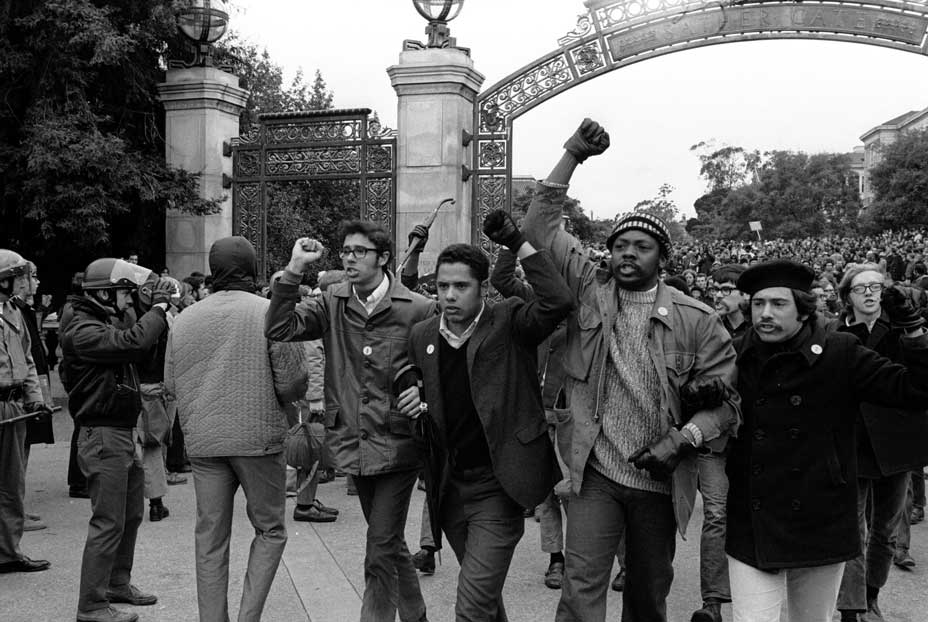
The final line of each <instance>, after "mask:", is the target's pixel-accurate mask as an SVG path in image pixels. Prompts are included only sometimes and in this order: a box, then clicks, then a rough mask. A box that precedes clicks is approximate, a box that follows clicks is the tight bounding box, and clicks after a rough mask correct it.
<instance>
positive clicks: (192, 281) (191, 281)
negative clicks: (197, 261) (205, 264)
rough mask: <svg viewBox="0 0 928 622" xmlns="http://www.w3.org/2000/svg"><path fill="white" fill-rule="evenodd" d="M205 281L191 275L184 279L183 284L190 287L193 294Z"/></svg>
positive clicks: (200, 277)
mask: <svg viewBox="0 0 928 622" xmlns="http://www.w3.org/2000/svg"><path fill="white" fill-rule="evenodd" d="M205 281H206V279H204V278H203V277H202V276H194V275H193V274H191V275H190V276H188V277H184V283H186V284H187V285H189V286H190V289H192V290H193V291H194V292H195V291H197V290H198V289H200V286H201V285H203V283H204V282H205Z"/></svg>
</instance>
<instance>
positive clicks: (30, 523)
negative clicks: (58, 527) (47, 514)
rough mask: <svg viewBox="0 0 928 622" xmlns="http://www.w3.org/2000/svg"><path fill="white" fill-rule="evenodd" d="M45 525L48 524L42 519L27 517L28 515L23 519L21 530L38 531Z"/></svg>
mask: <svg viewBox="0 0 928 622" xmlns="http://www.w3.org/2000/svg"><path fill="white" fill-rule="evenodd" d="M47 526H48V525H46V524H45V523H43V522H42V521H40V520H35V519H32V518H29V517H28V516H27V517H26V520H25V521H23V531H38V530H40V529H45V528H46V527H47Z"/></svg>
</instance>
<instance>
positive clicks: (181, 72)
mask: <svg viewBox="0 0 928 622" xmlns="http://www.w3.org/2000/svg"><path fill="white" fill-rule="evenodd" d="M158 93H159V95H160V97H161V102H162V103H163V104H164V108H165V111H166V119H165V159H166V160H167V163H168V165H169V166H172V167H174V168H180V169H184V170H186V171H189V172H191V173H199V174H200V196H202V197H204V198H220V197H225V199H224V200H223V202H222V211H221V212H219V213H218V214H212V215H209V216H194V215H191V214H185V213H184V212H181V211H180V210H168V213H167V222H165V237H166V240H165V250H166V258H165V261H166V263H167V267H168V268H169V269H170V270H171V275H172V276H174V277H176V278H178V279H180V278H183V277H185V276H187V275H188V274H190V273H191V272H193V271H194V270H199V271H200V272H203V273H204V274H208V273H209V248H210V246H211V245H212V243H213V242H214V241H216V240H217V239H219V238H222V237H226V236H230V235H232V192H231V190H227V189H224V188H223V187H222V175H223V173H226V174H227V175H230V176H231V175H232V159H231V158H229V157H225V156H224V155H223V149H222V143H223V142H224V141H230V140H231V139H232V138H233V137H235V136H238V134H239V122H238V119H239V114H240V113H241V111H242V110H243V109H244V107H245V102H246V101H247V100H248V92H247V91H245V90H244V89H241V88H239V83H238V77H236V76H234V75H232V74H230V73H226V72H225V71H221V70H219V69H216V68H214V67H193V68H190V69H170V70H168V72H167V80H166V81H165V82H164V83H163V84H159V85H158ZM149 267H150V268H152V269H153V270H160V269H161V268H162V266H149Z"/></svg>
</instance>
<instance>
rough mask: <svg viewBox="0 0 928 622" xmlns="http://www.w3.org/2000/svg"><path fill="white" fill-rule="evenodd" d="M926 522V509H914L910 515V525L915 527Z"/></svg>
mask: <svg viewBox="0 0 928 622" xmlns="http://www.w3.org/2000/svg"><path fill="white" fill-rule="evenodd" d="M923 520H925V508H919V507H914V508H912V513H911V514H909V524H910V525H915V524H918V523H920V522H922V521H923Z"/></svg>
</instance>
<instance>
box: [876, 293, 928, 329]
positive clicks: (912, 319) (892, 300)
mask: <svg viewBox="0 0 928 622" xmlns="http://www.w3.org/2000/svg"><path fill="white" fill-rule="evenodd" d="M880 304H881V305H882V307H883V310H884V311H886V314H887V315H888V316H889V323H890V324H891V325H892V327H893V328H901V329H903V330H913V329H915V328H918V327H919V326H923V325H924V324H925V319H924V318H923V317H922V316H921V314H919V312H918V309H916V308H915V305H914V304H912V300H911V299H910V298H909V297H908V296H906V295H905V292H903V291H902V288H900V287H898V286H896V285H893V286H892V287H887V288H886V289H884V290H883V296H882V298H881V300H880Z"/></svg>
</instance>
